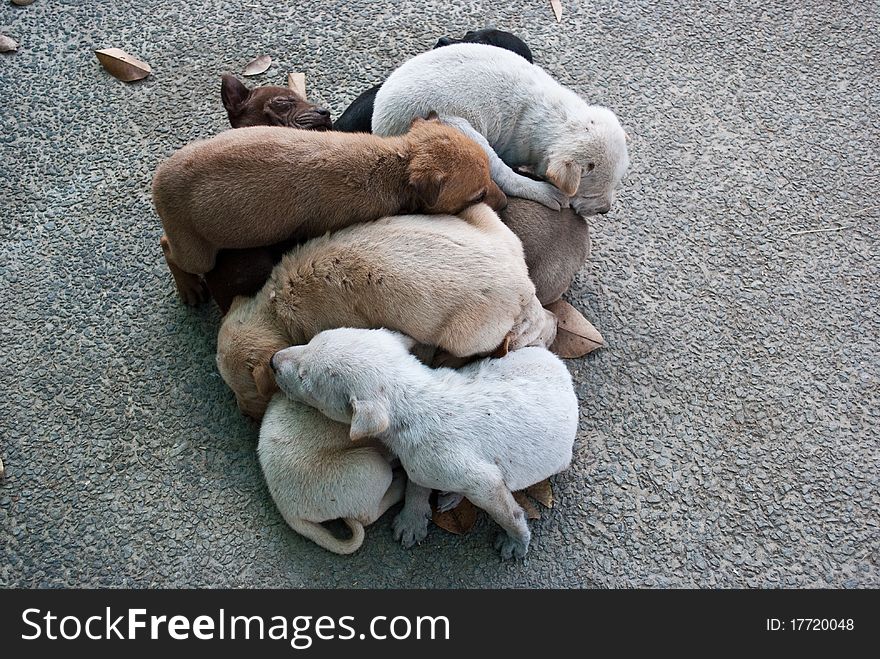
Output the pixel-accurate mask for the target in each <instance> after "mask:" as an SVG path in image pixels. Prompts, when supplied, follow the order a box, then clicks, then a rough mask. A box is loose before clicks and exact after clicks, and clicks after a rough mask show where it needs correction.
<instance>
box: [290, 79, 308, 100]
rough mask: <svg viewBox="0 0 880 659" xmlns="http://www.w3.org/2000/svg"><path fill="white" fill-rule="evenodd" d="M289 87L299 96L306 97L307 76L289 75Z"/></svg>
mask: <svg viewBox="0 0 880 659" xmlns="http://www.w3.org/2000/svg"><path fill="white" fill-rule="evenodd" d="M287 86H288V87H290V88H291V89H292V90H293V91H295V92H296V93H297V94H299V95H300V96H302V97H303V98H305V97H306V74H305V73H288V74H287Z"/></svg>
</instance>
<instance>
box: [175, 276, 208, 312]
mask: <svg viewBox="0 0 880 659" xmlns="http://www.w3.org/2000/svg"><path fill="white" fill-rule="evenodd" d="M177 292H178V293H180V299H181V300H183V303H184V304H186V305H188V306H191V307H194V306H196V305H199V304H202V303H203V302H207V301H208V285H207V284H206V283H205V281H204V280H203V279H202V278H201V277H197V276H195V275H193V276H192V277H187V278H186V279H183V278H180V279H178V280H177Z"/></svg>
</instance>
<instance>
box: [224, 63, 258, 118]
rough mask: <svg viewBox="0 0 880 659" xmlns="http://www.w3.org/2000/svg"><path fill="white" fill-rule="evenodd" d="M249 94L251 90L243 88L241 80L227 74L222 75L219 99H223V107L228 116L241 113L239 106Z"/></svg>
mask: <svg viewBox="0 0 880 659" xmlns="http://www.w3.org/2000/svg"><path fill="white" fill-rule="evenodd" d="M250 94H251V90H250V89H248V88H247V87H245V86H244V83H242V82H241V80H239V79H238V78H236V77H235V76H234V75H231V74H229V73H224V74H223V83H222V84H221V86H220V97H221V98H222V99H223V107H225V108H226V111H227V112H228V113H229V114H231V115H235V114H238V113H239V112H241V106H242V105H243V104H244V102H245V101H246V100H247V97H248V96H250Z"/></svg>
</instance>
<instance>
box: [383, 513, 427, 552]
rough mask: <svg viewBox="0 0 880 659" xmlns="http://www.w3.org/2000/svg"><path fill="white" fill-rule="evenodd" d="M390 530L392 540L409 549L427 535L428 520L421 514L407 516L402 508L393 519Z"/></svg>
mask: <svg viewBox="0 0 880 659" xmlns="http://www.w3.org/2000/svg"><path fill="white" fill-rule="evenodd" d="M391 528H393V529H394V539H395V540H398V541H399V542H400V544H402V545H403V546H404V547H406V548H407V549H409V548H410V547H413V546H414V545H417V544H418V543H420V542H421V541H422V540H424V539H425V536H427V535H428V518H427V517H426V516H425V515H423V514H421V513H419V514H415V515H414V514H408V513H407V511H406V509H405V508H404V509H403V510H401V511H400V513H398V515H397V517H395V518H394V521H393V522H392V523H391Z"/></svg>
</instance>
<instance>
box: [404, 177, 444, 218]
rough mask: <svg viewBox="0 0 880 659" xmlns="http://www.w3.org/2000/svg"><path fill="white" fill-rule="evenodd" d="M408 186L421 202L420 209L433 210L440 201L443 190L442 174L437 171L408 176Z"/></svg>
mask: <svg viewBox="0 0 880 659" xmlns="http://www.w3.org/2000/svg"><path fill="white" fill-rule="evenodd" d="M409 185H410V187H411V188H412V191H413V194H414V195H415V196H416V198H417V199H418V200H419V201H420V202H421V204H420V206H421V208H422V209H426V208H433V207H434V206H435V205H436V204H437V200H438V199H440V191H441V190H442V189H443V174H441V173H440V172H437V171H433V172H427V173H425V174H421V175H412V176H410V180H409Z"/></svg>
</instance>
